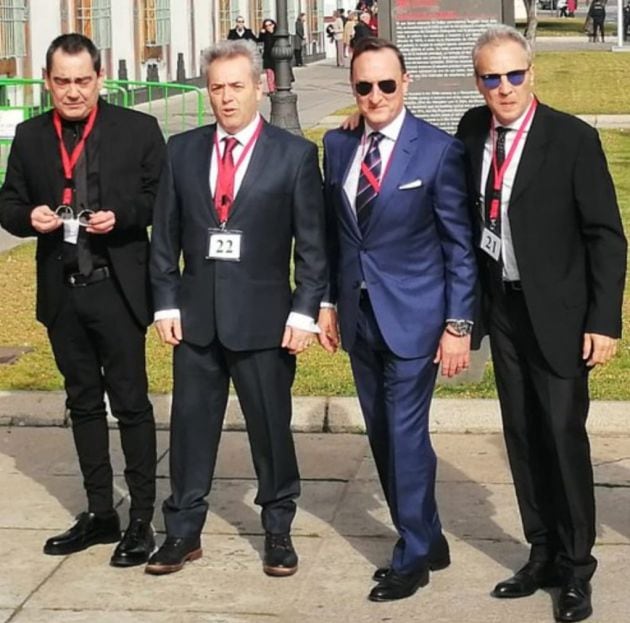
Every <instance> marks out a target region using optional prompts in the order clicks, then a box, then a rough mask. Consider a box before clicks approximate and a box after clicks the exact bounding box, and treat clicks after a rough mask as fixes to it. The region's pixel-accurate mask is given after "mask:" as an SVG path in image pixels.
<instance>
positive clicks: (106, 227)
mask: <svg viewBox="0 0 630 623" xmlns="http://www.w3.org/2000/svg"><path fill="white" fill-rule="evenodd" d="M115 224H116V215H115V214H114V213H113V212H112V211H111V210H99V211H98V212H94V214H92V215H91V216H90V220H89V222H88V226H87V228H86V230H85V231H87V233H88V234H109V232H110V231H111V230H112V229H114V225H115Z"/></svg>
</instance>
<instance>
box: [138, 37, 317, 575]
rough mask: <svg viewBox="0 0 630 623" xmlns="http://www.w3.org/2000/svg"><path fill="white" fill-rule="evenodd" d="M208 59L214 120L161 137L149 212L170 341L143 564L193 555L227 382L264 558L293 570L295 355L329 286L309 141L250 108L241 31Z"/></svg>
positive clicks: (170, 564) (154, 272)
mask: <svg viewBox="0 0 630 623" xmlns="http://www.w3.org/2000/svg"><path fill="white" fill-rule="evenodd" d="M205 60H206V63H207V75H208V91H209V94H210V103H211V105H212V109H213V111H214V114H215V116H216V119H217V123H216V124H213V125H211V126H206V127H203V128H198V129H195V130H192V131H191V132H187V133H185V134H180V135H178V136H175V137H173V138H172V139H171V140H170V141H169V144H168V154H167V162H166V164H165V168H164V171H163V175H162V179H161V183H160V188H159V191H158V198H157V202H156V206H155V219H154V223H153V237H152V252H151V277H152V284H153V293H154V298H155V309H156V310H157V312H156V325H157V330H158V333H159V334H160V337H161V338H162V340H163V341H164V342H166V343H168V344H172V345H173V346H175V351H174V394H173V410H172V420H171V457H170V465H171V487H172V494H171V496H170V497H169V498H168V499H167V500H166V502H165V503H164V515H165V521H166V531H167V538H166V541H165V542H164V544H163V545H162V547H161V548H160V550H159V551H158V552H157V553H156V554H155V555H154V556H153V557H152V558H151V559H150V561H149V564H148V565H147V568H146V570H147V572H149V573H154V574H163V573H171V572H173V571H179V570H180V569H181V568H182V566H183V565H184V563H185V562H186V561H188V560H194V559H196V558H198V557H199V556H201V545H200V534H201V530H202V527H203V524H204V521H205V518H206V513H207V510H208V504H207V502H206V501H205V497H206V496H207V494H208V493H209V491H210V485H211V480H212V473H213V471H214V465H215V460H216V453H217V447H218V444H219V438H220V435H221V427H222V423H223V417H224V413H225V407H226V404H227V399H228V388H229V383H230V380H231V381H232V382H233V384H234V387H235V389H236V392H237V394H238V397H239V401H240V404H241V406H242V409H243V414H244V416H245V420H246V423H247V430H248V434H249V439H250V445H251V450H252V456H253V460H254V466H255V468H256V474H257V475H258V484H259V488H258V495H257V497H256V503H257V504H259V505H260V506H261V507H262V523H263V527H264V529H265V533H266V539H265V555H264V562H263V569H264V571H265V573H267V574H269V575H275V576H286V575H291V574H293V573H295V571H296V570H297V555H296V553H295V551H294V549H293V546H292V544H291V539H290V529H291V523H292V521H293V517H294V515H295V510H296V505H295V499H296V498H297V496H298V495H299V492H300V480H299V473H298V467H297V461H296V457H295V450H294V447H293V439H292V437H291V429H290V424H291V385H292V383H293V378H294V374H295V355H296V354H298V353H300V352H302V351H303V350H304V349H305V348H307V347H308V346H309V345H310V344H311V343H313V341H314V339H315V333H316V332H317V330H318V329H317V326H316V325H315V323H314V319H315V318H316V317H317V314H318V310H319V303H320V300H321V298H322V295H323V292H324V289H325V287H326V259H325V250H324V206H323V196H322V188H321V177H320V173H319V168H318V162H317V148H316V147H315V145H313V144H312V143H309V142H308V141H305V140H304V139H302V138H299V137H296V136H293V135H291V134H289V133H288V132H285V131H284V130H280V129H278V128H275V127H273V126H270V125H268V124H267V123H266V122H265V121H264V120H263V119H262V117H261V116H260V114H259V113H258V103H259V102H260V99H261V97H262V88H261V84H260V74H261V70H262V69H261V60H260V57H259V55H258V53H257V51H256V49H255V47H254V46H253V45H252V44H251V43H248V42H240V41H229V42H224V43H221V44H219V45H217V46H216V47H214V48H211V49H210V50H208V52H207V53H206V57H205ZM269 163H273V166H272V167H270V166H269ZM292 249H294V252H293V259H294V267H295V272H294V278H295V283H296V288H295V290H294V291H293V292H292V291H291V286H290V280H289V268H290V264H291V254H292ZM182 254H183V257H184V266H183V272H180V268H179V266H180V264H179V262H180V256H181V255H182Z"/></svg>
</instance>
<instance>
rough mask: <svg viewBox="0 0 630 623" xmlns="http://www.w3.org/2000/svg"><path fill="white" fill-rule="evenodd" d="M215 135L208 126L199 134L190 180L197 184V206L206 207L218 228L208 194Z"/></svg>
mask: <svg viewBox="0 0 630 623" xmlns="http://www.w3.org/2000/svg"><path fill="white" fill-rule="evenodd" d="M215 133H216V125H214V124H213V125H208V126H205V127H204V131H203V132H201V133H200V134H199V142H198V144H197V145H196V147H195V151H196V152H197V154H196V155H195V157H194V158H193V161H194V165H193V166H194V168H195V170H194V173H193V174H192V175H191V179H193V180H195V181H194V183H195V184H199V195H200V196H201V197H202V200H201V201H200V203H199V205H200V206H202V208H203V206H206V207H205V212H206V213H207V212H209V213H210V217H211V218H212V220H213V222H214V223H215V225H216V226H217V227H218V226H219V225H220V223H219V216H218V215H217V211H216V209H215V207H214V197H213V196H212V193H211V192H210V163H211V162H212V151H213V150H214V148H215V147H214V135H215Z"/></svg>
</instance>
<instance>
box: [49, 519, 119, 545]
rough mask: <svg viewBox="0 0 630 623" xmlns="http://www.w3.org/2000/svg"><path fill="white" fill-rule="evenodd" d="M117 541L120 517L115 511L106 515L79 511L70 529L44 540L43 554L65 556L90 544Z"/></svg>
mask: <svg viewBox="0 0 630 623" xmlns="http://www.w3.org/2000/svg"><path fill="white" fill-rule="evenodd" d="M117 541H120V519H118V513H116V511H112V512H111V513H109V514H107V515H95V514H94V513H81V514H80V515H77V522H76V523H75V524H74V525H73V526H72V527H71V528H70V529H68V530H66V531H65V532H63V533H62V534H58V535H57V536H53V537H51V538H50V539H48V540H47V541H46V544H45V545H44V554H48V555H49V556H65V555H66V554H72V553H74V552H80V551H81V550H84V549H87V548H88V547H91V546H92V545H98V544H99V543H116V542H117Z"/></svg>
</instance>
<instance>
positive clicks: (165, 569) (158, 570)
mask: <svg viewBox="0 0 630 623" xmlns="http://www.w3.org/2000/svg"><path fill="white" fill-rule="evenodd" d="M202 556H203V550H202V549H201V548H199V549H195V550H193V551H192V552H188V554H186V555H185V556H184V558H183V560H182V562H181V563H178V564H176V565H155V564H154V565H151V564H148V565H147V566H146V567H145V568H144V572H145V573H149V574H150V575H166V574H167V573H175V572H176V571H181V570H182V569H183V568H184V565H185V564H186V563H187V562H193V560H199V558H201V557H202Z"/></svg>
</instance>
